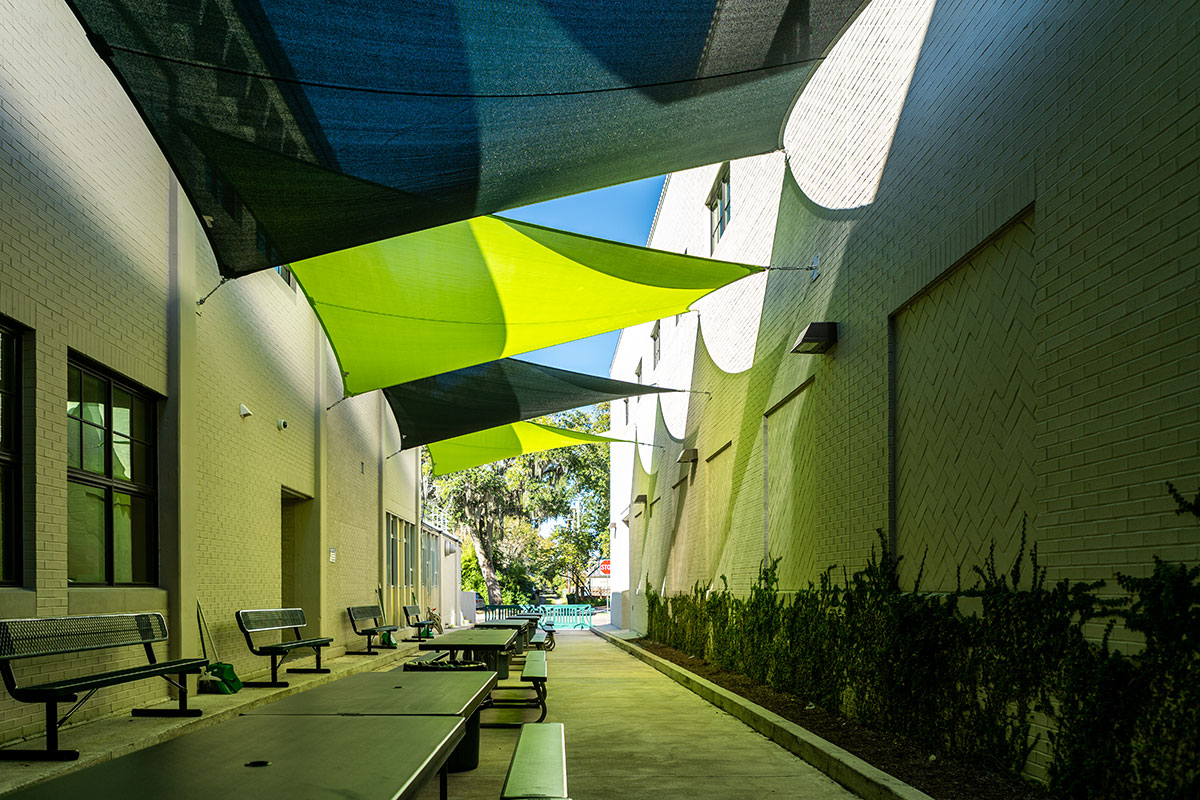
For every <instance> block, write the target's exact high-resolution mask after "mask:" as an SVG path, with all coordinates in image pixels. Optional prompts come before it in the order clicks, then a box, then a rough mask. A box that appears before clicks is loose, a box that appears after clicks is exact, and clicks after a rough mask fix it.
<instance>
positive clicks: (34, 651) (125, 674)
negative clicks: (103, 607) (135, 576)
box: [0, 613, 208, 761]
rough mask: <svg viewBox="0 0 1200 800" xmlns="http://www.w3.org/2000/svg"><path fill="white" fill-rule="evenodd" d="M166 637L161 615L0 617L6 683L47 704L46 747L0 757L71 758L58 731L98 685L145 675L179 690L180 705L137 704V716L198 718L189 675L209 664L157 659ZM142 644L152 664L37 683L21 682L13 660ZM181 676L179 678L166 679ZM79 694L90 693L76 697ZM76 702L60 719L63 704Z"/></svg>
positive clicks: (28, 699)
mask: <svg viewBox="0 0 1200 800" xmlns="http://www.w3.org/2000/svg"><path fill="white" fill-rule="evenodd" d="M166 639H167V623H166V621H165V620H164V619H163V616H162V614H158V613H141V614H99V615H92V616H76V617H42V618H38V619H6V620H0V674H2V675H3V677H4V687H5V688H6V689H7V690H8V693H9V694H10V695H12V697H13V699H14V700H17V701H18V702H21V703H45V704H46V749H45V750H0V760H7V761H12V760H19V761H33V760H36V761H73V760H75V759H77V758H79V751H77V750H60V749H59V747H58V729H59V727H60V726H62V725H63V723H65V722H66V721H67V720H68V719H69V718H70V717H71V715H72V714H74V713H75V712H76V711H77V710H79V708H80V707H81V706H82V705H83V704H84V703H85V702H87V700H88V698H90V697H91V696H92V695H93V694H95V693H96V691H97V690H98V689H102V688H104V687H105V686H116V685H118V684H122V683H130V682H131V681H136V680H141V679H142V678H155V677H159V678H163V679H164V680H166V681H167V682H168V683H170V684H171V685H172V686H174V687H175V688H176V689H177V690H178V693H179V696H178V702H179V705H178V707H177V708H135V709H133V711H132V712H131V713H132V714H133V716H135V717H198V716H200V713H201V712H200V710H199V709H192V708H188V705H187V700H188V691H187V678H186V677H185V676H187V675H190V674H194V673H199V672H200V671H201V670H202V669H203V668H204V665H205V664H207V663H208V661H207V660H206V659H203V658H181V659H176V660H174V661H163V662H159V661H158V659H157V658H156V657H155V655H154V648H153V647H151V645H152V644H153V643H155V642H163V641H166ZM139 644H140V645H142V646H143V647H144V648H145V650H146V660H147V662H148V663H146V664H142V665H139V666H136V667H127V668H125V669H118V670H111V671H108V672H100V673H93V674H91V675H80V676H78V677H74V678H64V679H62V680H57V681H52V682H50V683H42V684H37V685H35V686H18V685H17V678H16V675H15V674H14V673H13V667H12V662H13V661H16V660H17V659H22V658H36V657H38V656H52V655H68V654H71V653H83V652H87V651H90V650H105V649H109V648H115V647H126V646H133V645H139ZM168 675H177V676H178V681H175V680H172V679H171V678H169V677H167V676H168ZM80 692H86V694H85V695H84V696H83V699H82V700H80V699H78V694H79V693H80ZM64 702H67V703H70V702H73V703H75V705H74V706H72V707H71V709H70V710H69V711H68V712H67V713H66V714H65V715H64V716H63V717H62V718H61V719H59V718H58V704H59V703H64Z"/></svg>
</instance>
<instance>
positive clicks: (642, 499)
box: [633, 494, 648, 505]
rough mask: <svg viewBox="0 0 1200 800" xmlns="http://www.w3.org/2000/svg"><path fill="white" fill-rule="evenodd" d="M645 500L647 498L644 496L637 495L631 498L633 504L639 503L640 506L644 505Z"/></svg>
mask: <svg viewBox="0 0 1200 800" xmlns="http://www.w3.org/2000/svg"><path fill="white" fill-rule="evenodd" d="M647 500H648V498H647V497H646V495H644V494H639V495H638V496H637V497H635V498H633V502H635V503H641V504H642V505H646V502H647Z"/></svg>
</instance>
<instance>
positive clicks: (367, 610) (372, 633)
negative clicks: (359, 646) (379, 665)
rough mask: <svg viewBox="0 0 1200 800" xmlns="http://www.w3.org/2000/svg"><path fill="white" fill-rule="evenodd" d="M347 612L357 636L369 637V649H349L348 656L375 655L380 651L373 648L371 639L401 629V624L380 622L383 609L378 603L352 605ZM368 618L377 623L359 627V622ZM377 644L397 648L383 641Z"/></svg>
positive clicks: (387, 648) (387, 647)
mask: <svg viewBox="0 0 1200 800" xmlns="http://www.w3.org/2000/svg"><path fill="white" fill-rule="evenodd" d="M346 613H347V614H348V615H350V627H351V628H353V629H354V633H355V634H356V635H357V636H365V637H367V649H366V650H347V651H346V655H348V656H373V655H376V654H377V653H378V651H377V650H375V649H373V648H372V644H371V640H372V639H374V638H375V637H376V636H382V635H383V634H385V633H395V632H396V631H398V630H400V626H399V625H386V624H385V625H380V624H379V623H380V621H382V620H383V609H382V608H380V607H379V606H378V605H373V606H350V607H349V608H347V609H346ZM366 620H370V621H371V622H373V623H375V624H374V625H371V626H368V627H363V628H360V627H358V623H360V622H364V621H366ZM377 646H378V647H382V648H384V649H385V650H395V649H396V645H394V644H383V643H382V642H380V643H379V644H378V645H377Z"/></svg>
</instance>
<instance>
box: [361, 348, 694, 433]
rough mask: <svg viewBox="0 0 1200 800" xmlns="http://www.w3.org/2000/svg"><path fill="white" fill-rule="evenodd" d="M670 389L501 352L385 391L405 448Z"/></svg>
mask: <svg viewBox="0 0 1200 800" xmlns="http://www.w3.org/2000/svg"><path fill="white" fill-rule="evenodd" d="M672 391H675V390H674V389H660V388H658V387H656V386H643V385H642V384H639V383H626V382H625V381H616V380H612V379H611V378H601V377H597V376H595V375H586V374H584V373H581V372H571V371H569V370H565V369H556V368H554V367H544V366H542V365H540V364H532V363H530V362H528V361H520V360H518V359H515V358H502V359H500V360H498V361H490V362H488V363H486V364H479V365H477V366H474V367H467V368H465V369H459V370H455V371H453V372H446V373H443V374H441V375H434V376H433V377H432V378H421V379H420V380H415V381H409V382H408V383H402V384H399V385H397V386H389V387H387V388H386V389H384V390H383V396H384V397H386V398H387V401H388V405H390V406H391V407H392V414H394V415H395V417H396V423H397V424H398V425H399V426H400V439H401V444H402V445H403V446H404V447H405V448H406V449H407V448H409V447H416V446H417V445H422V444H429V443H431V442H438V441H442V440H443V439H451V438H454V437H456V436H462V435H463V434H467V433H474V432H476V431H482V430H487V429H489V428H495V427H498V426H500V425H506V424H508V423H510V422H520V421H523V420H530V419H534V418H536V417H541V416H545V415H546V414H554V413H557V412H559V411H566V410H568V409H571V408H579V407H580V406H590V405H594V404H596V403H603V402H606V401H609V400H616V399H618V398H621V397H633V396H636V395H643V394H653V393H655V392H672Z"/></svg>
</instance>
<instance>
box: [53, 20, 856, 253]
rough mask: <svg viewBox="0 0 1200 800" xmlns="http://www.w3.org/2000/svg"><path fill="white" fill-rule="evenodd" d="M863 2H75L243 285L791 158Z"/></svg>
mask: <svg viewBox="0 0 1200 800" xmlns="http://www.w3.org/2000/svg"><path fill="white" fill-rule="evenodd" d="M862 4H863V0H721V1H720V2H716V0H605V2H595V0H458V1H457V2H455V1H454V0H444V1H441V0H439V2H417V3H385V2H362V3H335V2H332V1H331V0H324V1H322V0H232V2H222V3H218V2H215V0H156V2H146V1H145V0H72V2H71V5H72V7H73V8H74V10H75V12H76V14H77V16H78V17H79V19H80V21H81V22H82V23H83V26H84V28H85V30H86V31H87V32H88V35H89V37H90V38H91V41H92V44H93V46H94V47H95V48H96V50H97V52H98V53H99V54H100V55H101V56H102V57H103V58H104V59H105V60H106V61H107V63H108V64H109V66H110V67H111V68H112V69H113V71H114V72H115V74H116V76H117V78H118V79H119V80H120V81H121V82H122V84H123V85H124V87H125V88H126V90H127V91H128V93H129V95H130V96H131V98H132V99H133V101H134V103H135V104H136V105H137V107H138V109H139V111H140V112H141V113H142V116H143V117H144V118H145V120H146V122H147V124H148V125H149V127H150V130H151V131H152V132H153V134H154V135H155V137H156V138H157V140H158V142H159V144H160V146H161V147H162V149H163V151H164V152H165V153H166V155H167V157H168V159H169V160H170V162H171V164H172V167H173V168H174V170H175V172H176V174H177V175H178V176H179V179H180V181H181V182H182V184H183V186H184V188H185V190H186V191H187V193H188V195H189V196H190V198H191V200H192V203H193V204H194V205H195V207H196V210H197V212H198V213H199V214H200V215H201V217H202V219H203V220H204V222H205V228H206V230H207V233H208V237H209V239H210V241H211V242H212V245H213V249H214V251H215V252H216V255H217V261H218V264H219V266H220V268H221V271H222V274H224V275H226V276H237V275H240V274H244V273H247V272H252V271H255V270H259V269H263V268H266V267H270V266H275V265H277V264H280V263H288V262H292V261H297V260H300V259H304V258H309V257H312V256H317V255H322V254H325V253H330V252H334V251H338V250H343V249H345V248H349V247H353V246H356V245H360V244H364V243H366V242H371V241H377V240H380V239H385V238H389V237H392V236H397V235H401V234H404V233H409V232H412V231H415V230H420V229H423V228H428V227H433V226H436V225H441V224H445V223H448V222H454V221H457V220H462V219H467V218H470V217H474V216H479V215H482V214H487V213H491V212H494V211H499V210H503V209H508V208H514V207H517V206H522V205H527V204H529V203H533V202H537V201H541V200H546V199H550V198H553V197H560V196H563V195H567V194H573V193H576V192H581V191H585V190H589V189H595V188H598V187H601V186H609V185H613V184H617V183H622V182H625V181H630V180H634V179H637V178H644V177H648V176H651V175H661V174H662V173H664V172H668V171H673V170H679V169H685V168H689V167H694V166H699V165H702V164H709V163H713V162H717V161H723V160H726V159H730V158H737V157H741V156H747V155H753V154H756V153H763V152H767V151H771V150H774V149H777V148H778V147H779V146H780V134H781V129H782V126H783V123H784V120H785V117H786V115H787V112H788V110H789V108H790V106H791V103H792V101H793V99H794V98H795V96H796V93H797V92H798V91H799V89H800V88H801V87H802V85H803V84H804V82H805V80H806V79H807V77H808V75H809V73H810V72H811V70H812V69H813V68H814V67H815V64H816V60H817V59H818V58H819V57H820V56H821V55H822V54H823V53H824V52H825V51H826V50H828V48H829V47H830V45H831V44H832V42H833V40H834V38H835V37H836V35H837V34H838V33H839V32H840V31H841V30H842V29H843V28H844V27H845V25H846V24H847V23H848V22H849V20H850V19H851V18H852V17H853V15H854V14H855V13H856V11H857V10H858V8H859V7H860V6H861V5H862Z"/></svg>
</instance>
